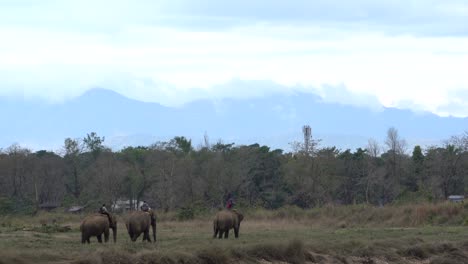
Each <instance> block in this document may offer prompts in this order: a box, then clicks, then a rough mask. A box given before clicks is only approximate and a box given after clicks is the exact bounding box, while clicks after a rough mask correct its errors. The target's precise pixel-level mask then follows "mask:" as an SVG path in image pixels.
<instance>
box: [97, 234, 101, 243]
mask: <svg viewBox="0 0 468 264" xmlns="http://www.w3.org/2000/svg"><path fill="white" fill-rule="evenodd" d="M96 237H97V241H98V242H99V243H102V235H97V236H96Z"/></svg>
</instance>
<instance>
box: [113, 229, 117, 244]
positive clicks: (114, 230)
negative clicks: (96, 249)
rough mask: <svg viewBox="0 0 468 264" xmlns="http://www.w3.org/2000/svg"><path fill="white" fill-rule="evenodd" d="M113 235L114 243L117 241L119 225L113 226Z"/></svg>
mask: <svg viewBox="0 0 468 264" xmlns="http://www.w3.org/2000/svg"><path fill="white" fill-rule="evenodd" d="M112 236H113V237H114V243H116V242H117V226H115V227H113V228H112Z"/></svg>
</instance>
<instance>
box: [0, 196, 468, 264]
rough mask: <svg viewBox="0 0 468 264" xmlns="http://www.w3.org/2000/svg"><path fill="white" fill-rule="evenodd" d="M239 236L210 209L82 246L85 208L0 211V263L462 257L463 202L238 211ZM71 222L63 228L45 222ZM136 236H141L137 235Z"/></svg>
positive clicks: (467, 245)
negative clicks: (215, 233)
mask: <svg viewBox="0 0 468 264" xmlns="http://www.w3.org/2000/svg"><path fill="white" fill-rule="evenodd" d="M244 212H245V215H246V219H245V221H244V222H243V223H242V225H241V230H240V238H239V239H234V238H233V234H232V233H231V236H230V238H229V239H227V240H224V239H222V240H218V239H213V238H212V226H211V216H210V215H208V214H207V215H201V216H197V218H196V219H195V220H191V221H171V218H170V216H169V215H160V217H159V222H158V231H157V233H158V234H157V235H158V242H157V243H156V244H148V243H142V242H141V241H138V242H136V243H132V242H131V241H130V239H129V238H128V235H127V234H126V230H125V227H124V225H123V217H122V216H120V217H119V223H118V224H119V226H118V241H117V243H116V244H113V243H109V244H102V245H100V244H97V243H96V240H95V239H94V241H92V244H90V245H81V243H80V234H79V231H78V225H79V222H80V220H81V218H82V217H83V215H68V214H63V213H62V214H61V213H41V214H39V215H37V216H34V217H26V216H22V217H12V216H3V217H0V249H1V251H0V263H56V264H59V263H92V264H94V263H141V264H146V263H270V262H288V263H307V262H309V263H468V254H467V252H468V240H467V238H466V237H468V236H467V235H468V230H466V228H465V227H464V226H463V224H464V223H465V217H466V209H465V207H464V206H463V205H454V204H445V203H444V204H435V205H432V204H422V205H413V206H394V207H384V208H377V207H369V206H350V207H338V206H327V207H325V208H321V209H313V210H300V209H298V208H294V207H289V208H282V209H279V210H276V211H267V210H255V211H253V210H252V211H251V210H244ZM54 225H55V226H58V227H61V226H70V227H71V230H70V231H68V232H59V231H60V230H59V229H54V228H45V229H44V228H43V227H44V226H54ZM140 240H141V239H140Z"/></svg>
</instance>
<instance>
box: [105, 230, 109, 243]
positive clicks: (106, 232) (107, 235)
mask: <svg viewBox="0 0 468 264" xmlns="http://www.w3.org/2000/svg"><path fill="white" fill-rule="evenodd" d="M104 241H105V242H106V243H107V242H108V241H109V229H107V230H104Z"/></svg>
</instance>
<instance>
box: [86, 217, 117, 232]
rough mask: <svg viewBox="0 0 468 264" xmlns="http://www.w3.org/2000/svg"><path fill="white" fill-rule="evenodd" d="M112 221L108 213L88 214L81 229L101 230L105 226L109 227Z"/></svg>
mask: <svg viewBox="0 0 468 264" xmlns="http://www.w3.org/2000/svg"><path fill="white" fill-rule="evenodd" d="M109 226H110V223H109V219H108V217H107V216H106V215H102V214H92V215H88V216H87V217H85V218H84V219H83V221H81V225H80V231H84V230H85V229H86V230H94V229H96V230H101V229H104V228H109Z"/></svg>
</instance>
